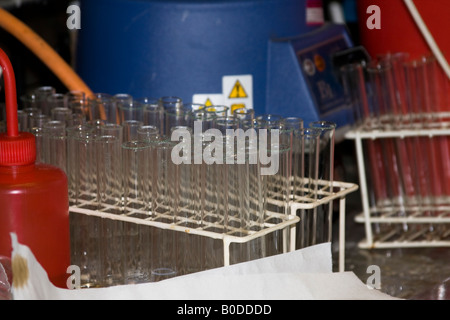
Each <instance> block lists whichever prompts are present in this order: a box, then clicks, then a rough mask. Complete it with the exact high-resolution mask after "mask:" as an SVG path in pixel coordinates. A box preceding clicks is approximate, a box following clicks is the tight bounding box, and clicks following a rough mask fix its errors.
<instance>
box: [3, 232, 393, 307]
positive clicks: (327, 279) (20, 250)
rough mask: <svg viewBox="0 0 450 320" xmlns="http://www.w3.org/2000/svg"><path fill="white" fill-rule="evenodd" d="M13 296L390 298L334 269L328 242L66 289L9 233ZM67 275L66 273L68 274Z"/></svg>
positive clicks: (116, 298)
mask: <svg viewBox="0 0 450 320" xmlns="http://www.w3.org/2000/svg"><path fill="white" fill-rule="evenodd" d="M12 243H13V255H12V257H13V258H12V260H13V272H14V270H16V268H14V264H15V263H16V262H18V261H20V262H21V263H22V264H21V271H20V279H18V280H17V281H16V279H15V277H16V276H15V274H13V289H12V293H13V297H14V299H16V300H31V299H33V300H35V299H36V300H165V299H170V300H330V299H338V300H347V299H351V300H356V299H358V300H361V299H364V300H372V299H373V300H380V299H381V300H390V299H394V298H393V297H390V296H388V295H385V294H383V293H381V292H380V291H377V290H374V289H369V288H368V287H367V286H366V285H365V284H363V283H362V282H361V281H360V280H359V279H358V278H357V277H356V275H354V274H353V273H351V272H344V273H333V272H332V259H331V244H330V243H326V244H321V245H317V246H312V247H308V248H305V249H302V250H298V251H296V252H292V253H288V254H283V255H278V256H273V257H269V258H265V259H261V260H255V261H251V262H246V263H242V264H237V265H233V266H229V267H223V268H218V269H214V270H209V271H205V272H200V273H196V274H191V275H186V276H181V277H177V278H173V279H169V280H165V281H161V282H157V283H146V284H137V285H126V286H116V287H109V288H95V289H81V290H68V289H60V288H57V287H55V286H53V285H52V284H51V283H50V281H49V280H48V277H47V273H46V272H45V270H44V269H43V268H42V266H41V265H40V264H39V263H38V262H37V260H36V258H35V257H34V255H33V253H32V252H31V250H30V249H29V248H28V247H27V246H24V245H21V244H19V243H18V242H17V238H16V237H15V236H14V235H12ZM68 277H69V274H68Z"/></svg>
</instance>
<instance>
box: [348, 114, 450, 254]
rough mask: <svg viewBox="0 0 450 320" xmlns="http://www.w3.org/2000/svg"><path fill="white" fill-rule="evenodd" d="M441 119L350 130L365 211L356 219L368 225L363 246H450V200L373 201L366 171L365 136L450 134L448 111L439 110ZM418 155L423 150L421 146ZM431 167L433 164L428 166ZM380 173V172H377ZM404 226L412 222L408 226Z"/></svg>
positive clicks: (434, 135)
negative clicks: (424, 123) (413, 202)
mask: <svg viewBox="0 0 450 320" xmlns="http://www.w3.org/2000/svg"><path fill="white" fill-rule="evenodd" d="M434 116H435V117H437V119H435V120H441V121H435V122H432V123H431V124H430V125H429V126H428V127H426V128H424V127H423V126H417V127H416V128H412V129H411V128H399V129H396V130H365V129H362V128H357V129H355V130H352V131H349V132H348V133H347V134H346V138H347V139H351V140H354V141H355V148H356V156H357V164H358V171H359V180H360V184H359V185H360V190H361V197H362V208H363V212H362V213H360V214H359V215H357V216H356V217H355V221H356V222H358V223H363V224H364V226H365V233H366V238H365V239H363V240H362V241H361V242H360V243H359V247H360V248H363V249H377V248H379V249H382V248H408V247H450V203H449V202H448V201H444V202H436V203H435V204H434V205H404V204H402V205H392V204H388V205H371V204H370V203H369V202H370V200H369V198H370V196H369V192H370V190H369V186H368V178H367V174H366V165H365V154H364V146H363V141H364V140H376V139H406V138H411V137H425V138H430V139H432V138H438V137H447V136H448V137H450V123H449V122H447V121H446V120H444V119H439V117H440V118H448V116H449V115H447V114H444V113H442V114H435V115H434ZM417 152H418V154H417V156H422V154H419V153H420V152H421V151H420V150H417ZM428 169H429V170H430V169H431V168H428ZM375 174H377V173H375ZM404 226H408V228H405V227H404Z"/></svg>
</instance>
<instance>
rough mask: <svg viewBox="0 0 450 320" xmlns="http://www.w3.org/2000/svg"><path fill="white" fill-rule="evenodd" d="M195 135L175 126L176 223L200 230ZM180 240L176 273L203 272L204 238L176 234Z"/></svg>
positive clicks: (173, 136)
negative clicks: (193, 144) (194, 152)
mask: <svg viewBox="0 0 450 320" xmlns="http://www.w3.org/2000/svg"><path fill="white" fill-rule="evenodd" d="M192 133H193V130H192V128H190V127H187V126H178V127H172V134H171V138H172V141H173V142H177V145H176V146H175V147H174V149H173V153H172V161H173V163H174V169H175V176H176V180H177V181H178V183H176V184H175V188H176V189H175V190H176V191H175V198H176V199H178V203H177V204H176V207H177V208H179V210H178V212H177V219H176V223H177V225H179V226H183V227H185V228H192V229H197V228H200V227H201V223H202V221H201V216H200V215H199V213H198V211H197V208H198V206H197V205H198V203H197V193H196V188H197V187H198V186H197V183H198V180H197V179H196V177H197V174H198V173H197V171H196V169H197V167H196V166H194V165H193V160H192V159H193V158H192V148H191V147H192V143H193V141H192V140H193V139H192ZM186 230H188V229H186ZM176 238H177V245H176V247H177V258H176V260H177V274H178V275H183V274H190V273H193V272H198V271H201V270H202V259H201V257H202V250H201V248H202V240H203V239H202V237H201V236H198V235H195V234H192V233H191V232H176Z"/></svg>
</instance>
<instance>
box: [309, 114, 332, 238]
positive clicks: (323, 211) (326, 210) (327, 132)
mask: <svg viewBox="0 0 450 320" xmlns="http://www.w3.org/2000/svg"><path fill="white" fill-rule="evenodd" d="M310 127H311V128H313V129H317V130H319V131H320V135H319V167H318V180H317V184H318V185H317V186H315V188H316V191H315V192H316V195H315V200H320V199H321V198H323V197H326V196H327V195H332V194H333V193H334V189H333V182H334V148H335V134H336V123H334V122H330V121H314V122H311V123H310ZM313 215H314V216H313V229H312V233H313V236H312V241H313V242H312V244H317V243H322V242H329V241H331V234H332V222H333V220H332V219H333V202H332V201H331V202H329V203H327V204H323V205H321V206H319V207H316V208H315V209H314V212H313Z"/></svg>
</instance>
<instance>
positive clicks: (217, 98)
mask: <svg viewBox="0 0 450 320" xmlns="http://www.w3.org/2000/svg"><path fill="white" fill-rule="evenodd" d="M192 102H193V103H199V104H203V105H204V106H205V107H210V106H214V105H215V106H218V105H223V104H224V101H223V94H221V93H211V94H207V93H204V94H194V96H193V97H192Z"/></svg>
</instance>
